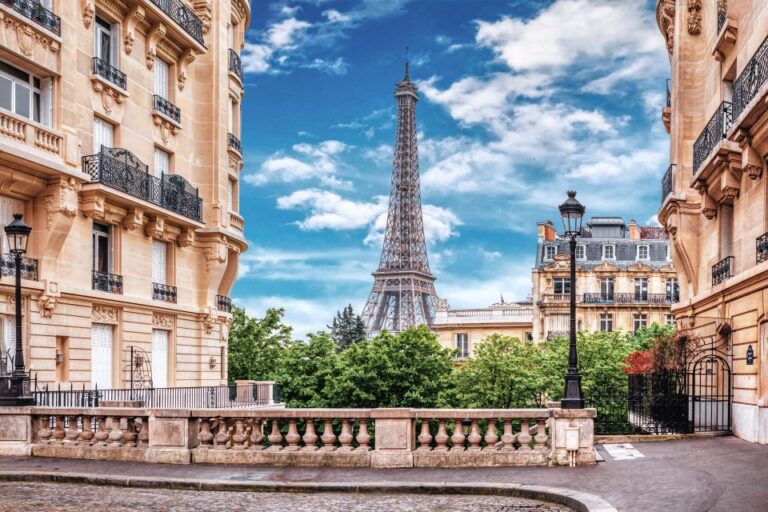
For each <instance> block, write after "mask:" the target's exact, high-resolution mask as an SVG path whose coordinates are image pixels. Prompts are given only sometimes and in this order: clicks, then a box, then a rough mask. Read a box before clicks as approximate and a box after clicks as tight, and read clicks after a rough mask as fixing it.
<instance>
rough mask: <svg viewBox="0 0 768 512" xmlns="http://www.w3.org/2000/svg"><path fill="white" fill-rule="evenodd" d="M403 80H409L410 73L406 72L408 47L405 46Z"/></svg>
mask: <svg viewBox="0 0 768 512" xmlns="http://www.w3.org/2000/svg"><path fill="white" fill-rule="evenodd" d="M404 80H407V81H408V82H410V81H411V75H410V73H409V72H408V47H407V46H406V47H405V78H404Z"/></svg>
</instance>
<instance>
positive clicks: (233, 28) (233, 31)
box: [227, 23, 237, 50]
mask: <svg viewBox="0 0 768 512" xmlns="http://www.w3.org/2000/svg"><path fill="white" fill-rule="evenodd" d="M227 36H228V39H227V40H228V42H229V47H230V48H232V49H233V50H236V49H237V46H236V45H235V39H236V37H237V25H236V24H234V23H233V24H231V25H228V26H227Z"/></svg>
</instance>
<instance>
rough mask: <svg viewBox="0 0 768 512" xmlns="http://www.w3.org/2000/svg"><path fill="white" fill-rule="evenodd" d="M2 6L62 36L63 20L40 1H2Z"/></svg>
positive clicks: (0, 0)
mask: <svg viewBox="0 0 768 512" xmlns="http://www.w3.org/2000/svg"><path fill="white" fill-rule="evenodd" d="M0 4H3V5H7V6H8V7H10V8H11V9H13V10H14V11H16V12H17V13H19V14H21V15H22V16H24V17H25V18H28V19H30V20H32V21H34V22H35V23H37V24H38V25H40V26H41V27H43V28H45V29H47V30H50V31H51V32H53V33H54V34H56V35H57V36H60V35H61V18H59V17H58V16H56V15H55V14H54V13H53V12H52V11H50V10H49V9H46V8H45V7H44V6H43V5H42V4H41V3H40V2H39V0H0Z"/></svg>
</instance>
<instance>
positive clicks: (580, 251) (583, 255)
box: [576, 245, 587, 260]
mask: <svg viewBox="0 0 768 512" xmlns="http://www.w3.org/2000/svg"><path fill="white" fill-rule="evenodd" d="M586 249H587V248H586V247H585V246H583V245H577V246H576V259H577V260H585V259H587V251H586Z"/></svg>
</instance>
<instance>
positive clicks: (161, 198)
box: [83, 146, 203, 222]
mask: <svg viewBox="0 0 768 512" xmlns="http://www.w3.org/2000/svg"><path fill="white" fill-rule="evenodd" d="M83 172H84V173H86V174H88V175H90V176H91V179H92V180H93V181H96V182H99V183H103V184H104V185H106V186H108V187H110V188H114V189H115V190H119V191H121V192H125V193H126V194H129V195H132V196H134V197H138V198H139V199H143V200H145V201H149V202H150V203H153V204H156V205H158V206H160V207H162V208H165V209H167V210H171V211H173V212H176V213H178V214H180V215H183V216H185V217H188V218H190V219H193V220H196V221H198V222H202V211H203V200H202V199H201V198H200V197H199V194H198V190H197V189H196V188H194V187H192V186H191V185H190V184H189V182H188V181H187V180H185V179H184V178H183V177H182V176H178V175H175V174H165V173H162V174H161V175H160V177H159V178H158V177H156V176H152V175H151V174H149V168H148V167H147V166H146V164H144V163H143V162H142V161H141V160H139V159H138V158H136V156H135V155H134V154H133V153H131V152H130V151H128V150H127V149H120V148H108V147H106V146H102V147H101V151H100V152H99V153H97V154H95V155H89V156H84V157H83Z"/></svg>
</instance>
